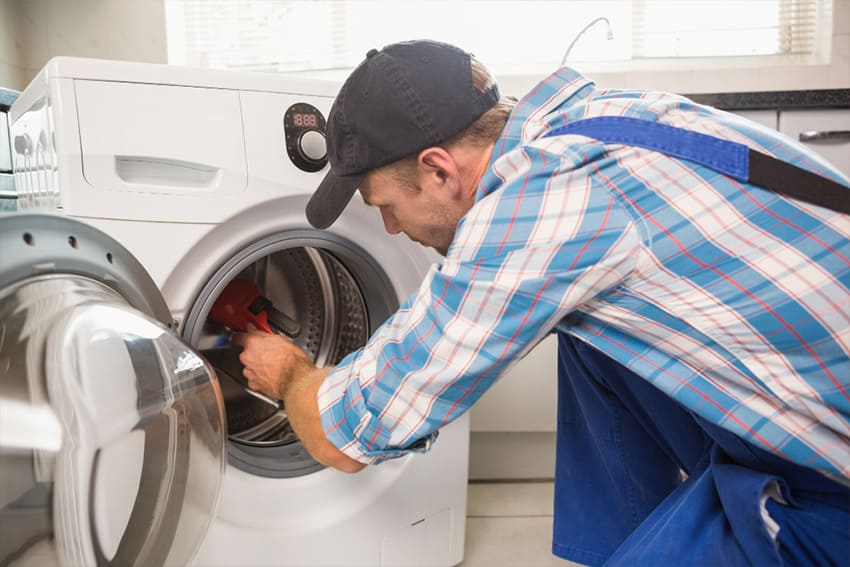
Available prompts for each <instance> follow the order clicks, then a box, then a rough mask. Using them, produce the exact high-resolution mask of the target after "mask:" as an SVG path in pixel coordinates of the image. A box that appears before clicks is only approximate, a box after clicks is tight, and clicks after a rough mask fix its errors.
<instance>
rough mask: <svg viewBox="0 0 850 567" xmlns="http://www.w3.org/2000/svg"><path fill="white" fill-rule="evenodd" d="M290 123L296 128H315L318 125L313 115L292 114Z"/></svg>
mask: <svg viewBox="0 0 850 567" xmlns="http://www.w3.org/2000/svg"><path fill="white" fill-rule="evenodd" d="M292 123H293V124H295V125H296V126H302V127H309V126H313V127H316V126H318V125H319V123H318V120H317V119H316V115H315V114H293V115H292Z"/></svg>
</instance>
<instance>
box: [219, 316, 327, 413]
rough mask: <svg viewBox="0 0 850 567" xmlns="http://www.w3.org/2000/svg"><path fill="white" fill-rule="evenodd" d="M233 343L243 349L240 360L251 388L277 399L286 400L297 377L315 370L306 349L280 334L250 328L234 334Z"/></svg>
mask: <svg viewBox="0 0 850 567" xmlns="http://www.w3.org/2000/svg"><path fill="white" fill-rule="evenodd" d="M231 342H232V343H233V344H234V345H237V346H241V347H242V348H243V349H244V350H243V351H242V354H240V355H239V360H240V362H242V364H243V365H244V366H245V369H244V371H243V374H244V375H245V378H246V379H247V380H248V387H249V388H251V389H252V390H255V391H257V392H260V393H263V394H265V395H266V396H268V397H270V398H272V399H274V400H282V399H284V397H285V395H286V392H287V390H288V388H289V386H290V384H292V382H293V381H294V380H296V379H297V378H298V377H299V376H304V375H306V374H309V373H311V372H314V371H315V370H316V366H315V365H314V364H313V361H312V360H311V359H310V357H309V356H308V355H307V353H306V352H304V351H303V350H301V349H300V348H299V347H298V346H296V345H295V344H294V343H292V341H290V340H288V339H286V338H284V337H281V336H280V335H272V334H269V333H264V332H261V331H249V332H246V333H235V334H234V335H233V337H232V338H231Z"/></svg>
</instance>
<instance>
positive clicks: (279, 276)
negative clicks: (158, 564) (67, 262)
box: [0, 58, 468, 566]
mask: <svg viewBox="0 0 850 567" xmlns="http://www.w3.org/2000/svg"><path fill="white" fill-rule="evenodd" d="M337 89H338V85H337V84H334V83H331V82H324V81H316V80H307V79H300V78H294V77H286V76H282V75H274V74H259V73H245V72H234V71H220V70H209V69H190V68H180V67H174V66H167V65H154V64H142V63H128V62H117V61H102V60H90V59H73V58H58V59H54V60H51V61H50V62H49V63H48V64H47V66H46V67H45V68H44V69H43V70H42V71H41V72H40V73H39V74H38V75H37V77H36V78H35V79H34V80H33V82H32V83H31V84H30V86H29V87H27V89H25V90H24V91H23V92H22V93H21V95H20V97H19V98H18V100H17V101H16V102H15V104H14V105H13V107H12V109H11V113H10V122H11V138H12V146H13V165H14V172H15V184H16V186H17V187H18V199H19V200H18V207H19V209H20V210H21V211H23V212H39V213H48V214H47V215H41V216H40V217H39V218H40V219H48V220H40V221H39V223H40V224H39V226H42V225H43V226H45V227H49V226H50V224H51V222H52V220H55V221H56V222H72V221H73V222H75V223H76V225H79V226H82V227H85V228H84V229H81V230H94V231H97V232H98V234H102V235H103V238H108V239H111V240H110V241H112V242H114V243H116V246H120V247H121V249H122V250H126V252H127V255H128V256H129V257H130V258H135V260H136V261H137V262H138V265H139V266H140V267H141V268H142V269H143V271H145V272H147V273H148V274H149V277H150V278H151V279H152V281H153V283H154V288H157V291H158V293H161V294H162V299H164V305H165V307H164V308H162V306H161V305H160V308H158V309H157V310H156V313H157V315H158V318H159V322H160V323H159V324H160V325H165V327H166V329H168V328H170V331H168V333H167V334H168V336H169V337H172V338H174V339H175V340H176V338H178V337H179V339H180V340H179V341H178V342H177V343H176V344H179V345H183V347H184V348H185V349H186V352H187V353H191V355H190V354H186V355H185V357H186V360H195V359H193V358H191V357H192V356H195V357H199V355H198V353H200V357H199V358H200V359H201V360H204V361H208V362H209V363H211V364H210V368H215V370H216V371H217V372H218V374H220V375H221V380H220V381H218V380H216V379H214V378H209V379H207V378H204V379H201V378H198V377H197V376H196V377H195V378H193V380H194V381H193V382H192V383H193V384H195V383H198V384H201V385H209V386H210V388H211V389H212V391H215V392H216V393H217V394H218V395H219V396H221V400H222V411H221V414H220V416H216V415H214V412H212V411H211V409H210V408H212V402H211V398H209V396H207V398H205V399H206V403H205V404H202V406H201V409H199V410H198V413H197V415H195V412H192V416H193V417H192V419H195V420H197V421H200V422H203V423H207V424H209V423H214V422H216V419H219V418H220V419H221V422H222V423H223V424H224V425H223V428H222V430H221V432H220V438H221V443H222V446H223V447H224V453H223V454H226V458H224V459H223V461H222V462H223V463H225V464H224V465H223V473H222V472H219V469H218V468H217V467H216V466H213V465H214V464H215V462H216V461H215V459H214V458H213V457H215V455H216V453H215V451H213V450H212V449H210V450H208V451H207V454H208V455H211V456H209V457H208V458H207V460H208V461H209V462H210V463H212V465H210V466H208V467H204V468H203V469H201V468H200V467H194V466H192V467H189V468H186V467H182V468H181V467H177V468H179V472H180V475H183V476H182V478H185V479H186V483H189V484H191V483H193V482H195V475H198V477H199V478H204V479H207V480H206V482H207V483H208V484H209V483H213V482H214V480H213V477H215V478H217V479H218V480H219V481H220V490H218V491H217V492H216V494H217V495H218V498H217V506H216V507H215V515H214V517H213V518H212V520H211V521H210V523H209V526H208V529H207V530H206V531H205V535H204V536H203V537H200V536H198V539H199V541H200V544H199V545H200V547H199V551H198V552H197V555H196V556H195V558H194V559H193V562H194V564H197V565H371V566H374V565H394V566H398V565H453V564H456V563H458V562H460V561H461V559H462V557H463V540H464V525H465V515H466V482H467V455H468V420H467V419H466V418H461V419H459V420H457V421H456V422H454V423H453V424H451V425H449V426H448V427H446V428H444V429H443V431H442V432H441V435H440V438H439V440H438V441H437V442H436V443H435V444H434V447H433V449H432V450H431V451H430V453H428V454H425V455H412V456H408V457H405V458H402V459H398V460H394V461H389V462H386V463H383V464H381V465H379V466H375V467H368V468H367V469H366V470H364V471H363V472H361V473H358V474H354V475H349V474H344V473H340V472H337V471H334V470H330V469H327V468H324V467H322V466H321V465H320V464H318V463H317V462H315V461H314V460H313V459H312V458H311V457H310V456H309V454H308V453H307V452H306V451H305V450H304V448H303V447H302V446H301V444H300V442H299V440H298V439H297V437H296V436H295V435H294V433H293V431H292V428H291V427H290V426H289V423H288V420H287V417H286V414H285V409H281V408H280V407H276V406H274V405H273V404H269V403H267V402H266V401H263V400H261V399H258V398H256V397H254V396H251V395H250V394H249V393H246V392H245V391H244V389H243V388H240V387H239V386H238V384H236V383H235V381H234V380H231V379H230V378H237V377H238V374H239V373H240V372H241V370H240V369H239V367H238V360H237V361H236V362H234V357H233V356H232V353H228V352H226V349H223V348H222V344H221V342H220V339H221V336H222V332H223V330H224V327H223V326H222V325H220V324H218V323H215V322H214V321H211V320H210V319H209V315H210V311H211V309H212V307H213V305H214V304H215V301H216V299H217V298H218V297H219V296H220V294H221V293H222V292H223V291H224V290H225V289H226V288H227V286H228V284H229V283H230V282H233V281H234V280H238V279H240V280H247V281H249V282H251V283H252V284H253V285H255V286H256V287H257V289H259V290H260V292H261V293H262V296H263V297H265V298H267V299H268V300H269V301H270V302H271V303H272V304H273V305H274V306H276V308H277V309H278V310H280V311H281V312H282V313H285V314H286V315H287V317H289V318H290V319H291V320H292V321H294V323H295V327H293V329H295V328H296V327H297V332H295V331H293V333H292V335H293V336H292V340H293V341H294V342H295V343H296V344H298V345H299V346H301V347H302V348H303V349H304V350H305V351H306V352H308V353H309V354H310V355H311V356H312V357H313V359H314V361H315V362H316V363H317V364H319V365H330V364H334V363H336V362H338V361H339V360H341V358H342V357H343V356H345V355H346V354H347V353H348V352H350V351H351V350H353V349H355V348H357V347H359V346H360V345H362V344H363V343H364V341H365V340H366V339H367V338H368V336H369V334H370V333H371V332H373V331H374V330H375V329H376V328H377V327H378V326H379V325H380V324H381V323H382V322H383V321H384V320H385V319H386V318H387V317H389V316H390V315H391V314H392V313H393V312H394V310H395V309H396V308H397V307H398V305H399V304H400V302H401V301H403V300H404V298H405V297H406V296H407V295H408V294H410V293H412V292H413V291H415V290H416V288H417V286H418V285H419V283H420V280H421V278H422V276H423V274H424V273H425V271H426V270H427V269H428V267H429V266H430V264H431V263H432V262H433V261H434V259H435V258H434V255H433V254H431V253H430V252H428V251H426V250H425V249H424V248H421V247H419V246H417V245H415V244H413V243H411V242H409V241H407V240H406V239H404V238H403V237H398V236H390V235H388V234H386V233H385V231H384V230H383V224H382V222H381V219H380V215H379V214H378V213H377V212H376V211H374V210H372V209H369V208H368V207H366V206H365V205H363V203H362V202H361V201H359V200H358V199H355V201H354V202H352V203H351V205H350V206H349V207H348V208H347V209H346V212H345V213H344V214H343V215H342V216H341V217H340V219H339V220H338V221H337V223H336V224H335V225H334V227H333V229H332V230H326V231H317V230H315V229H312V228H311V227H310V226H309V224H308V223H307V221H306V218H305V217H304V208H305V205H306V203H307V200H308V198H309V196H310V195H311V194H312V191H313V190H314V189H315V187H316V186H317V184H318V183H319V181H320V180H321V178H322V176H323V175H324V170H325V168H326V156H325V147H324V126H325V116H326V115H327V112H328V110H329V108H330V105H331V103H332V102H333V97H334V95H335V93H336V91H337ZM21 218H25V217H23V216H22V217H21ZM51 219H52V220H51ZM0 222H5V221H0ZM76 225H75V226H76ZM21 229H22V227H20V226H18V227H16V229H15V230H17V231H20V230H21ZM45 230H53V231H55V232H56V234H59V233H63V230H64V232H67V233H68V234H67V235H66V236H65V240H64V241H63V242H65V244H64V246H67V247H68V249H69V250H64V249H63V252H69V251H72V252H74V253H76V252H77V251H79V250H82V249H83V248H86V249H88V245H86V246H85V247H83V246H81V243H82V241H81V240H80V237H78V236H76V234H77V233H76V232H74V231H71V229H70V228H68V227H67V226H64V225H60V228H46V229H45ZM69 231H70V232H69ZM15 234H17V232H15ZM31 236H33V237H34V238H35V237H37V235H35V234H34V233H33V234H31ZM71 237H74V238H75V242H77V246H76V247H74V246H71V245H70V244H68V243H69V242H70V240H69V239H70V238H71ZM16 238H17V239H18V240H21V242H24V244H25V245H26V242H25V241H24V240H23V239H24V236H22V235H18V236H16ZM98 238H100V237H98ZM56 239H57V241H60V240H61V239H60V238H59V237H58V236H57V237H56ZM104 246H106V248H109V249H110V250H111V248H110V246H111V245H104ZM116 249H117V248H116ZM106 253H110V252H105V254H106ZM123 257H124V256H123V255H122V258H123ZM104 258H106V260H107V263H109V261H108V258H107V257H106V256H104ZM115 258H116V257H115V256H114V253H113V256H112V260H113V261H114V260H115ZM128 261H129V260H128ZM39 262H40V263H41V264H50V261H49V260H39ZM4 265H5V258H4V257H0V272H2V271H3V270H4V269H5V268H4ZM33 265H35V264H33ZM55 271H56V270H54V272H55ZM60 271H61V270H60ZM95 272H97V270H95ZM62 273H63V274H64V272H62ZM64 277H65V276H64V275H62V276H61V277H60V279H61V278H64ZM86 277H87V278H90V279H92V280H93V281H94V282H96V283H95V284H94V285H106V286H107V287H110V286H111V285H112V284H113V283H114V282H113V281H112V279H111V278H112V277H113V276H111V275H109V273H107V272H104V273H103V274H100V273H99V272H97V273H94V274H91V273H87V274H86ZM1 281H2V280H0V282H1ZM10 281H11V280H10ZM17 281H18V280H14V282H17ZM14 282H13V283H14ZM9 285H12V284H11V283H10V284H9ZM149 287H150V286H149ZM10 289H11V288H10ZM113 289H114V286H113ZM3 291H5V290H3ZM3 291H0V293H3ZM151 293H152V292H151ZM118 295H119V296H120V295H121V294H120V292H119V294H118ZM130 308H131V309H133V310H135V311H134V312H138V313H140V314H146V316H147V317H148V318H150V317H152V315H151V314H150V312H149V311H150V310H148V311H145V310H144V309H141V308H139V307H138V306H136V305H135V304H132V305H131V306H130ZM155 318H156V317H155ZM107 323H108V321H107ZM104 324H106V323H104ZM16 332H19V331H16ZM125 342H127V341H125ZM130 342H132V341H130ZM121 348H123V347H121ZM177 348H178V347H177V346H174V347H173V349H177ZM118 350H119V351H120V350H121V349H120V348H119V349H118ZM92 352H93V353H94V352H95V351H94V350H92ZM146 352H148V353H149V356H150V361H149V363H150V364H151V365H155V361H157V360H158V361H160V362H156V364H159V365H160V366H162V364H163V363H162V362H161V360H162V357H161V356H157V355H156V354H155V352H156V348H148V349H147V351H146ZM115 356H117V355H115ZM139 356H141V355H139ZM131 358H132V360H134V361H135V360H137V359H138V357H135V358H134V357H133V356H131ZM94 360H96V358H95V354H92V355H91V358H90V361H91V362H90V365H91V367H96V364H95V363H94V362H93V361H94ZM140 364H142V363H141V362H138V363H137V365H140ZM166 366H168V365H166ZM133 368H135V366H134V367H133ZM169 368H170V367H169ZM198 372H200V370H198ZM7 374H8V373H7ZM101 374H103V373H101ZM125 374H126V375H127V376H128V378H126V379H125V382H126V383H127V384H131V383H132V381H131V379H130V378H129V376H131V373H130V372H129V371H127V372H126V373H125ZM16 376H18V378H16V379H19V380H20V379H21V378H20V376H19V375H18V374H16ZM97 379H98V380H101V379H102V380H106V379H107V378H104V377H103V376H100V377H98V378H97ZM7 380H11V378H10V377H8V376H6V375H4V374H3V369H2V366H0V383H3V382H4V381H7ZM58 380H60V381H61V379H58ZM154 383H155V384H160V383H161V381H154ZM198 387H200V386H198ZM128 388H129V386H128ZM163 391H165V392H166V393H165V394H163V396H161V399H165V400H169V401H170V400H172V398H173V400H175V401H170V403H177V401H179V400H183V399H184V398H185V399H187V400H189V399H193V396H194V394H193V390H192V389H191V388H179V389H178V390H177V392H176V393H168V392H172V390H163ZM222 393H223V395H222ZM158 399H160V398H158ZM54 402H55V400H53V399H52V398H49V397H48V398H47V402H44V403H47V404H48V405H50V407H51V408H52V407H53V404H54ZM40 403H41V402H40ZM187 403H189V402H187ZM128 404H129V402H128ZM42 405H43V404H42ZM130 405H132V404H130ZM137 405H138V404H137ZM127 407H129V406H127ZM201 410H203V411H201ZM54 411H55V410H54ZM128 419H129V418H128ZM193 423H194V422H193ZM126 427H128V428H129V431H131V432H132V431H135V430H136V429H134V428H133V427H131V426H129V425H128V426H126ZM210 429H214V428H212V426H210V427H207V430H210ZM212 441H213V439H212V438H210V439H209V441H208V443H207V445H208V446H210V447H212V445H213V443H212ZM137 443H138V442H137ZM182 451H183V449H181V446H179V445H178V446H177V448H176V449H174V450H173V454H174V455H182V454H183V453H182ZM136 454H137V457H136V461H132V460H130V461H128V462H130V463H135V464H134V465H133V466H130V471H131V472H132V474H129V475H128V477H130V478H135V477H138V478H139V479H140V480H139V481H138V484H134V483H133V482H128V484H127V485H126V486H123V487H122V485H121V484H120V482H119V483H118V484H116V485H114V486H113V485H110V487H111V492H110V494H113V493H114V494H118V493H120V494H121V498H123V500H121V501H123V502H124V503H125V505H124V507H123V508H121V507H120V506H119V508H120V509H121V510H122V512H121V514H123V515H119V517H121V518H124V516H126V515H127V512H126V510H127V509H129V510H131V511H132V510H133V509H134V506H133V505H132V503H133V502H136V501H138V500H140V499H142V500H144V498H142V495H141V493H140V490H141V489H140V488H139V487H140V486H143V485H145V484H146V482H147V481H146V480H145V478H146V477H145V475H146V474H147V473H145V470H146V469H145V467H144V466H141V465H140V463H144V462H146V460H147V455H146V453H145V452H144V451H142V450H141V449H136ZM30 458H31V456H29V455H28V456H27V457H26V458H25V459H24V460H28V459H30ZM180 462H182V461H180ZM175 466H176V465H175ZM2 474H3V475H4V476H5V475H6V473H5V472H3V473H2ZM175 474H177V473H176V472H175ZM23 476H26V475H23ZM30 476H31V475H30ZM2 482H6V480H5V479H4V480H3V481H2ZM76 497H77V498H85V494H84V493H82V492H80V493H77V495H76ZM175 500H176V501H177V502H184V501H186V500H190V499H189V498H188V496H187V497H186V498H183V499H179V498H176V497H175ZM215 500H216V499H215V498H212V497H211V496H209V497H207V498H206V501H207V502H210V501H215ZM0 502H2V501H0ZM175 506H178V508H179V505H175ZM188 509H189V506H188V504H187V505H184V507H183V508H182V510H184V511H185V510H188ZM202 511H203V510H202ZM84 512H85V513H89V512H86V511H85V510H83V509H81V512H80V514H83V513H84ZM3 513H5V509H4V508H0V514H3ZM80 514H78V516H79V517H80V518H82V517H83V516H81V515H80ZM116 514H117V512H116ZM148 515H149V516H150V514H148ZM202 516H203V514H196V517H197V518H198V520H197V521H196V522H195V523H194V524H193V525H195V526H201V525H205V524H204V522H203V521H202ZM54 517H56V516H54ZM106 517H107V518H109V517H110V516H106ZM133 518H134V516H133V515H132V514H130V515H129V520H128V521H127V522H126V523H122V522H123V519H122V522H118V523H117V524H115V525H112V524H109V522H107V524H109V526H110V529H112V530H113V531H114V532H115V533H117V534H120V533H125V532H127V531H133V533H138V534H142V535H143V534H144V533H145V532H144V530H141V531H139V530H137V529H136V527H135V522H134V521H133ZM60 519H61V517H60ZM98 522H100V523H98ZM88 523H89V524H91V523H95V524H97V525H100V524H103V523H104V522H103V521H101V520H97V521H95V520H90V521H88ZM131 528H132V530H131ZM54 529H55V528H54ZM122 530H123V531H122ZM134 530H135V531H134ZM196 532H197V530H196ZM196 532H192V533H196ZM187 533H188V532H187ZM116 537H117V541H118V542H119V544H116V545H113V546H112V547H110V548H109V550H110V551H109V552H108V553H105V554H104V557H105V558H106V559H105V560H106V561H109V560H113V561H117V559H116V557H119V555H115V553H118V552H119V551H120V552H121V553H122V554H123V555H120V557H122V558H123V557H126V553H128V552H127V551H124V550H123V548H121V546H120V541H121V539H120V537H118V536H114V537H113V540H115V539H116ZM135 539H138V540H142V541H144V538H143V537H142V536H141V535H140V536H138V537H136V538H135ZM189 539H191V537H190V536H189V535H187V536H186V541H184V542H183V543H182V547H181V549H183V550H185V549H188V548H190V547H191V545H190V543H191V542H189V541H188V540H189ZM159 547H161V548H163V549H164V548H166V547H167V546H166V545H165V544H159ZM116 550H117V551H116ZM110 553H113V555H110ZM161 555H162V554H161ZM184 555H185V553H184ZM164 557H166V558H167V559H169V558H170V557H171V556H170V555H167V554H166V555H164ZM181 557H182V556H181ZM169 560H170V559H169Z"/></svg>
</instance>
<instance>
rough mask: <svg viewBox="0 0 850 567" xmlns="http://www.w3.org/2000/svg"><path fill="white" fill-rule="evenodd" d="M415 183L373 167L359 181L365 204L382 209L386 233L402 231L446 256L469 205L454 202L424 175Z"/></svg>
mask: <svg viewBox="0 0 850 567" xmlns="http://www.w3.org/2000/svg"><path fill="white" fill-rule="evenodd" d="M415 184H416V186H415V187H410V186H405V185H404V184H401V183H399V181H398V180H397V179H395V178H394V177H393V176H392V175H390V174H389V173H387V172H385V171H373V172H371V173H369V174H368V175H367V176H366V178H365V179H364V180H363V182H362V184H361V185H360V194H361V196H362V197H363V200H364V201H365V202H366V204H367V205H369V206H372V207H377V208H378V209H379V210H380V211H381V217H382V218H383V220H384V228H386V230H387V232H388V233H390V234H398V233H400V232H403V233H404V234H405V235H407V237H408V238H410V239H411V240H413V241H414V242H418V243H419V244H422V245H423V246H430V247H431V248H433V249H434V250H436V251H437V252H439V253H440V254H441V255H443V256H445V255H446V252H447V251H448V249H449V245H450V244H451V242H452V240H453V239H454V235H455V230H456V229H457V225H458V222H460V219H461V218H462V217H463V215H464V214H465V213H466V211H467V210H468V206H467V207H463V206H461V205H460V204H459V203H457V202H455V200H454V199H452V196H451V193H450V192H449V191H445V190H442V191H441V190H440V188H435V187H433V186H432V184H431V183H430V181H429V179H427V177H426V178H424V179H420V180H417V182H415Z"/></svg>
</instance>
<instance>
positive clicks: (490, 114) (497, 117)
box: [375, 57, 516, 188]
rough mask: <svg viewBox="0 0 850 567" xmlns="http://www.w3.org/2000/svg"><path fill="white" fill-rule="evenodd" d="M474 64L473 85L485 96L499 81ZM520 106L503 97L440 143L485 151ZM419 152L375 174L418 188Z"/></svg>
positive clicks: (476, 63)
mask: <svg viewBox="0 0 850 567" xmlns="http://www.w3.org/2000/svg"><path fill="white" fill-rule="evenodd" d="M471 63H472V86H473V87H474V88H475V91H476V92H477V93H479V94H480V93H483V92H485V91H486V90H487V89H489V88H490V87H492V86H493V84H494V83H495V79H494V78H493V75H491V74H490V71H489V70H488V69H487V67H485V66H484V64H483V63H481V62H480V61H478V60H477V59H476V58H475V57H472V58H471ZM515 105H516V98H514V97H505V96H503V97H501V98H500V99H499V101H498V102H497V103H496V104H495V105H494V106H493V107H492V108H491V109H490V110H488V111H487V112H485V113H484V114H482V115H481V116H480V117H479V118H478V119H477V120H476V121H475V122H473V123H472V124H470V125H469V126H467V127H466V128H464V129H463V130H461V131H460V132H458V133H457V134H455V135H454V136H452V137H451V138H449V139H448V140H445V141H444V142H442V143H440V144H439V146H440V147H443V148H449V147H452V146H457V145H461V144H463V145H470V146H475V147H478V148H485V147H487V146H488V145H490V144H493V143H495V142H496V140H498V139H499V136H500V135H501V133H502V130H504V128H505V123H507V121H508V117H509V116H510V114H511V112H512V111H513V109H514V106H515ZM418 156H419V152H416V153H415V154H414V155H412V156H408V157H405V158H402V159H400V160H398V161H394V162H393V163H390V164H387V165H384V166H382V167H379V168H377V169H376V170H375V171H381V172H385V173H388V174H389V175H391V176H392V177H393V179H394V180H395V181H396V182H397V183H399V184H400V185H402V186H403V187H408V188H415V185H414V183H413V174H414V173H415V171H416V167H417V160H418Z"/></svg>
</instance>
